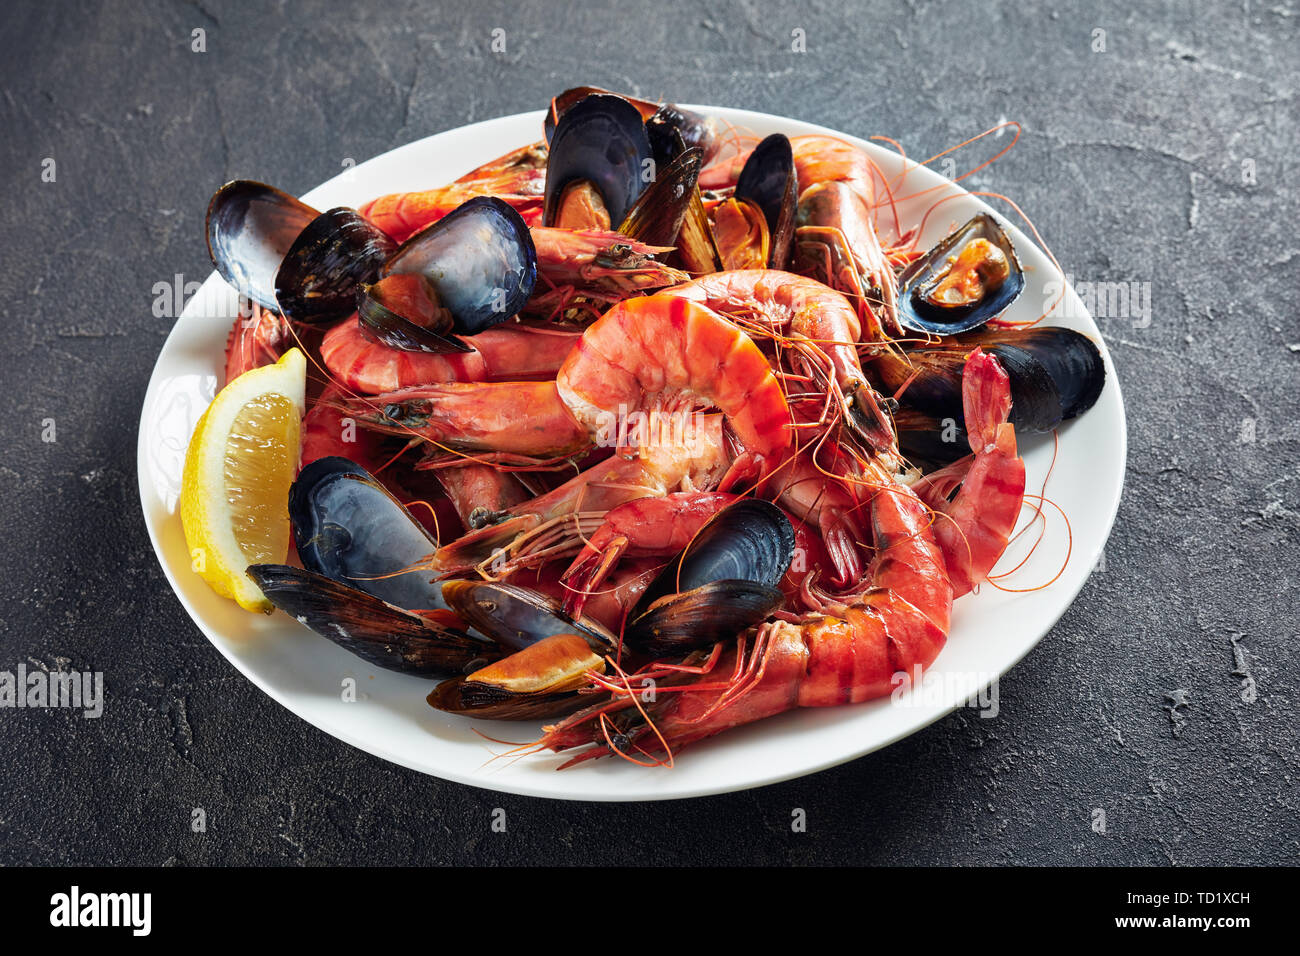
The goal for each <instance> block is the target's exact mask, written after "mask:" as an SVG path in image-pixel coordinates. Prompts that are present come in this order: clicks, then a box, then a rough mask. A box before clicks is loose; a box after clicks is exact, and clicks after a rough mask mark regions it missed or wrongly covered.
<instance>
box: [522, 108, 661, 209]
mask: <svg viewBox="0 0 1300 956" xmlns="http://www.w3.org/2000/svg"><path fill="white" fill-rule="evenodd" d="M653 168H654V159H653V153H652V152H651V150H650V140H649V138H648V137H647V136H646V131H645V123H644V122H643V121H642V119H641V114H640V112H638V110H637V108H636V107H635V106H633V105H632V104H631V103H629V102H628V101H627V100H625V99H623V98H622V97H621V96H611V95H609V94H604V93H597V94H593V95H591V96H588V97H586V98H585V99H583V100H581V101H579V102H578V103H575V104H574V105H573V106H572V107H571V108H570V109H569V110H568V112H566V113H565V114H564V115H563V116H561V117H560V120H559V122H558V123H557V124H556V126H555V135H554V136H553V137H552V138H551V151H550V156H549V157H548V159H547V161H546V200H545V205H544V206H543V212H542V221H543V224H544V225H547V226H552V225H554V224H555V220H556V217H557V216H558V214H559V207H560V198H561V197H562V196H563V194H564V190H565V188H566V187H567V186H568V185H569V184H570V183H574V182H582V181H586V182H590V183H592V184H593V185H594V186H595V187H596V189H597V191H599V193H600V195H601V197H602V198H603V199H604V201H605V208H606V210H607V211H608V212H609V221H610V223H611V224H618V223H621V222H622V221H623V220H624V219H625V218H627V214H628V211H629V210H630V209H631V208H632V205H633V204H634V203H635V202H636V200H637V197H638V196H640V195H641V191H642V190H643V189H644V188H645V187H646V185H647V183H648V182H649V181H650V180H651V179H652V178H653V176H652V173H653Z"/></svg>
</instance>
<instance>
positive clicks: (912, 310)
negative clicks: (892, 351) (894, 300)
mask: <svg viewBox="0 0 1300 956" xmlns="http://www.w3.org/2000/svg"><path fill="white" fill-rule="evenodd" d="M981 239H982V240H987V241H988V243H989V244H990V245H991V246H992V247H993V248H994V249H995V250H996V251H997V252H1000V253H1001V256H1002V258H1003V259H1004V260H1005V267H1006V276H1005V278H1004V279H1003V280H1002V281H1001V283H1000V284H999V285H997V286H996V288H990V289H988V290H987V292H985V294H984V295H983V296H981V297H980V298H979V299H978V300H976V301H974V302H971V303H968V304H961V305H951V306H945V307H940V306H938V305H935V304H934V303H933V301H931V298H932V297H931V293H932V291H933V290H934V289H935V288H936V286H937V285H938V283H940V282H941V280H942V279H943V278H944V277H946V276H947V275H948V274H949V271H950V270H951V268H952V266H953V263H954V262H955V261H956V260H957V258H958V256H959V255H960V253H961V251H962V250H963V249H964V248H966V246H967V244H968V243H971V242H973V241H975V240H981ZM1024 287H1025V275H1024V270H1023V269H1022V268H1021V266H1020V259H1019V258H1018V257H1017V256H1016V249H1015V246H1014V245H1012V243H1011V237H1010V236H1008V235H1007V233H1006V231H1005V230H1004V229H1003V228H1002V226H1001V225H999V223H998V221H997V220H996V219H995V218H993V216H991V215H989V214H988V213H980V214H979V215H977V216H975V217H974V218H973V219H971V220H970V221H969V222H967V223H966V224H965V225H963V226H961V227H960V228H958V229H955V230H953V231H952V232H951V233H949V234H948V235H947V236H946V237H945V238H944V239H943V240H942V241H940V242H939V244H938V245H936V246H935V247H934V248H933V249H931V250H930V251H929V252H927V253H926V254H925V255H924V256H922V257H921V258H920V259H917V260H916V261H915V262H913V263H912V264H911V265H909V266H908V267H907V268H906V269H905V270H903V273H902V274H901V275H900V276H899V277H898V316H899V321H900V322H901V323H902V324H903V326H904V328H908V329H911V330H912V331H914V332H929V333H933V334H939V335H956V334H958V333H960V332H968V331H970V330H971V329H976V328H979V327H980V326H981V325H984V324H985V323H986V322H988V321H989V320H990V319H993V318H996V317H997V316H999V315H1001V314H1002V313H1003V312H1005V311H1006V310H1007V308H1008V307H1009V306H1010V305H1011V303H1013V302H1014V301H1015V300H1016V299H1017V298H1018V297H1019V296H1020V293H1021V291H1022V290H1023V289H1024Z"/></svg>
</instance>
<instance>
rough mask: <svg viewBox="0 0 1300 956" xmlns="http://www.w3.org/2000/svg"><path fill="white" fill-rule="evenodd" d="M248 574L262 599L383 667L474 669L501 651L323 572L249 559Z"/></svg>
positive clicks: (434, 672)
mask: <svg viewBox="0 0 1300 956" xmlns="http://www.w3.org/2000/svg"><path fill="white" fill-rule="evenodd" d="M248 576H249V577H250V578H252V579H253V580H254V581H255V582H257V586H258V587H260V588H261V589H262V593H263V594H265V595H266V597H267V599H268V600H269V601H270V602H271V603H272V604H274V605H275V606H276V607H278V608H279V609H280V610H282V611H284V612H285V613H286V614H288V615H289V616H290V617H293V618H295V619H296V620H297V621H298V622H299V623H301V624H305V625H307V626H308V627H310V628H311V629H312V630H313V631H315V632H316V633H317V634H320V635H321V636H323V637H327V638H329V639H330V640H331V641H333V642H334V643H335V644H337V645H339V646H340V647H342V648H344V649H345V650H348V651H351V652H352V653H353V654H356V655H357V656H358V657H360V658H362V659H363V660H365V661H367V662H368V663H370V664H373V665H374V666H376V667H382V668H384V669H385V670H391V671H400V672H401V673H403V674H418V675H428V676H439V675H447V674H463V673H469V672H472V671H476V670H479V669H480V668H482V667H483V665H484V664H487V663H489V662H491V661H493V660H496V659H497V658H498V657H500V656H501V649H500V648H499V647H497V646H496V645H494V644H489V643H486V642H485V641H481V640H477V639H476V638H473V637H471V636H470V635H468V634H466V633H465V632H464V631H462V630H460V629H458V628H456V627H454V626H452V625H451V624H450V623H444V622H442V621H439V620H437V615H438V614H443V615H446V617H447V618H449V619H450V618H451V617H452V615H450V614H449V613H448V612H446V611H443V612H434V614H433V615H421V614H413V613H411V612H410V611H405V610H402V609H401V608H398V607H394V606H393V605H391V604H388V603H387V602H385V601H382V600H380V599H379V598H377V597H375V596H373V595H371V594H367V593H366V592H365V591H361V590H358V589H357V588H353V587H348V586H347V585H346V584H341V583H340V582H338V581H335V580H332V579H331V578H327V577H325V576H324V575H320V574H315V573H313V572H311V571H304V570H302V569H301V568H291V567H289V566H287V565H283V564H254V565H250V566H249V568H248Z"/></svg>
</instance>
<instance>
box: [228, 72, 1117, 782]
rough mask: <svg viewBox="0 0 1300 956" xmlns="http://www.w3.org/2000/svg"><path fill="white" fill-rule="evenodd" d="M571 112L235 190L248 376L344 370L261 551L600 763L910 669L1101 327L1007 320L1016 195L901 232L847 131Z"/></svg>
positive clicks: (651, 107) (962, 591)
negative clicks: (489, 141) (462, 158)
mask: <svg viewBox="0 0 1300 956" xmlns="http://www.w3.org/2000/svg"><path fill="white" fill-rule="evenodd" d="M542 133H543V134H544V139H543V140H542V141H539V142H537V143H534V144H531V145H528V146H525V147H523V148H521V149H517V150H515V151H514V152H511V153H509V154H508V155H505V156H502V157H500V158H499V159H497V160H495V161H493V162H490V163H488V164H486V165H485V166H482V167H480V168H478V169H475V170H473V171H471V172H469V173H467V174H466V175H464V176H462V177H461V178H460V179H458V180H456V181H455V182H453V183H451V184H448V185H440V186H435V187H434V188H430V189H428V190H427V191H423V192H413V193H402V194H396V195H386V196H381V197H379V198H377V199H375V200H373V201H371V202H369V203H366V204H365V205H363V206H362V207H361V208H360V209H349V208H335V209H330V210H326V211H320V210H316V209H312V208H310V207H309V206H307V205H305V204H304V203H302V202H300V201H299V200H297V199H294V198H293V197H291V196H289V195H287V194H285V193H284V192H281V191H279V190H277V189H274V188H272V187H270V186H267V185H264V184H261V183H257V182H251V181H236V182H232V183H228V184H227V185H225V186H223V187H222V188H221V189H220V190H218V191H217V193H216V194H215V195H214V196H213V197H212V201H211V203H210V205H209V208H208V214H207V238H208V245H209V250H210V253H211V256H212V261H213V263H214V264H215V265H216V268H217V270H218V271H219V273H220V274H221V276H222V277H223V278H224V279H225V280H226V281H227V282H229V283H230V284H231V285H232V286H234V287H235V288H236V289H237V290H238V291H239V293H240V295H241V296H242V297H245V298H246V300H247V303H246V305H247V308H246V312H245V314H244V315H242V316H241V317H240V318H239V319H237V320H236V322H235V326H234V329H233V330H232V332H231V334H230V338H229V344H228V349H227V356H226V374H227V378H228V380H232V379H234V378H235V377H236V376H238V375H240V374H241V373H243V372H245V371H247V370H249V369H252V368H256V367H259V366H262V365H266V364H268V363H271V362H274V361H275V360H276V359H277V357H278V356H280V355H281V354H282V353H284V352H285V351H286V350H287V349H289V348H291V347H294V346H297V347H300V348H301V349H302V350H303V351H304V352H305V353H306V354H307V355H308V356H309V359H308V361H309V363H310V364H311V366H312V371H311V372H310V373H309V380H310V387H309V392H308V405H307V411H306V415H305V418H304V419H303V420H302V429H301V434H302V447H301V470H300V472H299V473H298V475H297V478H296V480H295V481H294V483H293V487H292V490H291V492H290V495H289V498H288V501H287V505H286V506H287V509H288V516H289V521H290V524H291V527H292V535H293V547H292V548H291V549H290V557H289V558H287V559H286V560H287V561H288V562H289V563H285V564H254V565H252V566H250V567H249V568H248V570H247V573H248V575H249V576H250V577H251V578H252V579H253V580H254V581H255V582H256V583H257V584H258V586H259V587H260V588H261V589H262V592H263V593H264V594H265V596H266V597H267V598H268V599H269V600H270V601H271V602H272V603H273V604H274V605H275V606H276V607H278V608H280V609H281V610H283V611H284V612H286V613H288V614H289V615H291V616H293V617H295V618H296V619H297V620H298V621H300V622H302V623H303V624H305V625H306V626H307V627H309V628H311V629H312V630H314V631H316V632H317V633H318V634H320V635H321V636H322V637H324V638H326V639H328V640H330V641H332V642H334V643H336V644H338V645H341V646H342V647H344V648H346V649H347V650H348V651H350V652H352V653H354V654H356V655H357V656H359V657H361V658H363V659H364V660H365V661H367V662H368V663H370V664H372V665H374V666H376V667H382V668H387V669H391V670H395V671H400V672H403V673H407V674H415V675H420V676H425V677H428V678H431V679H434V680H436V681H438V683H436V685H435V686H434V687H433V689H432V692H431V693H429V695H428V702H429V704H430V705H431V706H432V707H434V708H437V709H439V710H441V711H446V712H449V713H452V714H459V715H466V716H469V717H479V718H493V719H505V720H519V719H527V720H542V721H545V722H546V723H545V726H544V728H543V730H542V735H541V737H540V739H538V740H537V741H534V742H532V744H530V746H532V747H534V748H536V749H537V750H551V751H571V753H570V754H569V756H570V757H571V759H570V760H569V761H568V763H566V764H565V766H568V765H569V764H572V763H577V762H580V761H584V760H587V759H590V758H593V757H600V756H605V755H618V756H621V757H624V758H626V759H628V760H632V761H635V762H637V763H642V764H664V763H671V761H672V758H673V755H674V754H675V753H676V752H677V751H679V750H680V749H681V748H682V747H683V746H685V745H688V744H690V743H692V742H694V741H698V740H701V739H703V738H706V737H709V736H711V735H714V734H717V733H719V732H721V731H725V730H727V729H729V728H732V727H735V726H738V725H741V724H747V723H750V722H753V721H757V720H761V719H763V718H766V717H770V716H772V715H775V714H778V713H781V712H783V711H787V710H790V709H793V708H797V707H824V706H832V705H839V704H850V703H855V702H860V701H866V700H871V699H873V698H877V697H881V696H887V695H888V694H889V693H890V692H891V691H892V690H893V689H894V688H895V687H896V686H897V683H898V677H897V675H899V674H907V675H913V674H915V673H917V672H919V670H920V669H922V668H925V667H928V666H929V665H930V664H931V663H932V662H933V661H934V660H935V658H936V656H937V655H938V654H939V652H940V651H941V649H942V648H943V646H944V643H945V641H946V639H947V637H948V632H949V625H950V615H951V609H952V602H953V601H954V600H955V599H957V598H960V597H962V596H963V595H966V594H968V593H969V592H971V591H972V590H974V589H977V588H979V587H980V586H981V585H982V584H985V585H988V584H989V581H990V576H991V574H992V572H993V569H994V565H995V564H996V563H997V562H998V560H999V558H1000V557H1001V556H1002V555H1003V552H1004V551H1005V550H1006V549H1007V546H1008V542H1009V540H1011V538H1012V536H1013V534H1014V533H1015V530H1016V528H1017V525H1018V523H1019V522H1020V519H1021V517H1022V509H1023V508H1026V507H1028V506H1027V505H1026V491H1025V467H1024V463H1023V461H1022V460H1021V458H1020V457H1019V454H1018V452H1017V434H1018V433H1034V432H1051V431H1052V430H1054V429H1056V428H1057V426H1059V425H1060V424H1061V422H1062V421H1065V420H1068V419H1071V418H1073V417H1075V416H1078V415H1080V414H1082V413H1083V412H1084V411H1086V410H1087V409H1088V408H1089V407H1091V405H1092V404H1093V403H1094V402H1095V401H1096V400H1097V398H1098V396H1099V394H1100V392H1101V389H1102V385H1103V379H1104V371H1103V365H1102V360H1101V357H1100V355H1099V353H1098V349H1097V348H1096V346H1095V345H1094V344H1093V343H1092V342H1091V341H1090V340H1089V339H1088V338H1087V337H1085V336H1083V335H1081V334H1079V333H1077V332H1074V331H1071V330H1068V329H1064V328H1053V327H1046V326H1043V325H1041V324H1033V325H1027V324H1025V323H1018V324H1017V323H1011V322H1007V321H1005V320H1002V319H1000V318H999V317H1000V316H1002V314H1003V313H1004V312H1005V311H1006V309H1007V308H1008V307H1009V306H1010V305H1011V304H1012V303H1013V302H1014V301H1016V299H1017V296H1019V295H1020V293H1021V290H1022V289H1023V287H1024V285H1025V278H1024V274H1023V270H1022V267H1021V265H1020V262H1019V260H1018V258H1017V254H1016V250H1015V247H1014V245H1013V244H1012V241H1011V239H1010V237H1009V236H1008V234H1007V232H1006V231H1005V230H1004V228H1003V226H1002V225H1001V224H1000V223H999V221H998V219H997V218H996V217H994V216H992V215H988V214H981V215H978V216H976V217H975V218H974V219H971V220H970V221H969V222H966V223H954V224H953V226H954V228H952V229H951V231H950V232H949V233H948V235H947V236H946V238H944V239H943V240H942V241H941V242H940V243H939V244H938V245H936V246H935V247H934V248H932V249H929V250H924V249H917V248H916V239H917V235H918V234H919V230H918V229H916V228H912V229H904V230H901V231H900V230H898V229H897V228H896V229H894V230H890V231H888V232H886V230H884V229H883V228H881V226H880V225H879V223H878V219H883V217H881V216H878V212H879V210H880V209H881V208H882V206H883V205H884V204H885V202H886V197H884V195H883V190H884V188H885V183H886V180H885V178H884V177H883V175H882V174H881V172H880V170H879V169H878V168H877V167H876V166H875V164H874V163H873V162H872V160H871V159H870V157H869V156H868V155H867V154H866V153H865V152H864V151H862V150H860V149H858V148H856V147H855V146H853V145H850V144H848V143H846V142H843V141H841V140H838V139H835V138H831V137H828V136H820V135H815V136H795V137H789V138H787V137H786V136H783V135H780V134H776V135H772V136H768V137H767V138H765V139H762V140H761V141H758V140H757V138H756V137H747V136H745V135H743V133H742V132H740V131H736V130H731V129H724V128H721V124H719V123H717V122H715V121H713V120H711V119H710V118H708V117H705V116H701V115H697V114H695V113H692V112H690V111H687V110H685V109H681V108H678V107H675V106H672V105H665V104H659V103H652V102H646V101H641V100H638V99H634V98H631V97H626V96H620V95H616V94H613V93H609V92H606V91H603V90H597V89H594V88H579V89H575V90H570V91H567V92H566V93H564V94H562V95H560V96H558V97H556V98H555V99H554V100H553V101H552V102H551V105H550V108H549V110H548V111H547V115H546V120H545V123H544V128H543V130H542Z"/></svg>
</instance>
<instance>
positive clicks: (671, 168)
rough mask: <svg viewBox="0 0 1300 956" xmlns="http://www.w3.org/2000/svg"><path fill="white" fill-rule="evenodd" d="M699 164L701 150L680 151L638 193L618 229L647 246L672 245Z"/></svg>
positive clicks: (692, 191) (688, 203) (691, 195)
mask: <svg viewBox="0 0 1300 956" xmlns="http://www.w3.org/2000/svg"><path fill="white" fill-rule="evenodd" d="M703 167H704V154H703V153H702V152H700V151H699V150H698V149H686V150H684V151H683V152H681V153H680V154H679V155H678V156H677V158H676V159H674V160H672V161H671V162H670V163H668V165H667V166H665V167H663V168H662V169H661V170H660V171H659V175H658V176H657V177H656V178H655V181H654V182H653V183H651V184H650V185H649V186H648V187H647V188H646V190H645V192H643V193H641V195H640V197H639V198H638V199H637V201H636V203H635V204H634V205H633V206H632V209H631V210H630V211H629V212H628V214H627V218H626V219H624V220H623V224H622V225H621V226H619V227H618V231H619V232H621V233H622V234H623V235H625V236H628V237H630V238H632V239H636V240H638V241H640V242H644V243H645V244H646V245H648V246H675V245H676V244H677V235H678V233H679V232H680V231H681V228H682V220H683V219H684V218H685V217H686V215H687V214H688V213H689V212H690V208H691V200H692V199H693V198H694V197H695V195H696V194H697V192H698V191H697V190H696V188H695V184H696V183H697V182H698V180H699V178H700V170H701V169H702V168H703Z"/></svg>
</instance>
